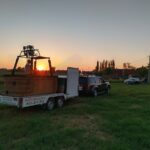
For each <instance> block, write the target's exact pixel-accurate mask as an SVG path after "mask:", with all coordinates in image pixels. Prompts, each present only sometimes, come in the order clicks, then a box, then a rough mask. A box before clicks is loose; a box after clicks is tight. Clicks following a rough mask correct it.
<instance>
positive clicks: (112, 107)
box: [0, 83, 150, 150]
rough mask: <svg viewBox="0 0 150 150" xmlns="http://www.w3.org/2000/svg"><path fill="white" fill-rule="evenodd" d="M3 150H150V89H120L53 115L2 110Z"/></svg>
mask: <svg viewBox="0 0 150 150" xmlns="http://www.w3.org/2000/svg"><path fill="white" fill-rule="evenodd" d="M0 149H6V150H13V149H22V150H28V149H36V150H38V149H42V150H43V149H47V150H149V149H150V86H149V85H135V86H127V85H124V84H121V83H116V84H113V85H112V90H111V93H110V95H109V96H106V95H103V96H99V97H97V98H93V97H82V98H77V99H75V100H71V101H70V102H68V103H67V104H66V105H65V107H64V108H62V109H55V110H54V111H52V112H48V111H44V110H42V109H40V108H38V107H36V108H28V109H24V110H19V109H17V108H14V107H8V106H0Z"/></svg>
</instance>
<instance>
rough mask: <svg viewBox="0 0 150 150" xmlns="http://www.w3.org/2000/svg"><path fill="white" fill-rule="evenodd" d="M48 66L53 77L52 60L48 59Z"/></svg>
mask: <svg viewBox="0 0 150 150" xmlns="http://www.w3.org/2000/svg"><path fill="white" fill-rule="evenodd" d="M48 64H49V71H50V76H53V71H52V65H51V61H50V59H48Z"/></svg>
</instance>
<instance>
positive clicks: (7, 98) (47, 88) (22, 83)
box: [0, 46, 79, 110]
mask: <svg viewBox="0 0 150 150" xmlns="http://www.w3.org/2000/svg"><path fill="white" fill-rule="evenodd" d="M29 52H30V53H29ZM33 53H34V49H33V47H31V46H30V47H29V49H27V50H26V49H25V48H24V55H25V56H26V57H27V58H28V60H29V59H30V60H31V67H32V68H34V70H33V69H32V68H31V72H30V75H25V76H17V75H15V70H16V66H17V63H18V60H19V58H20V56H21V57H22V55H20V56H18V57H17V59H16V62H15V65H14V68H13V71H12V75H11V76H6V79H5V80H6V81H5V84H6V87H7V90H5V92H4V93H3V94H1V95H0V104H5V105H10V106H16V107H18V108H26V107H30V106H36V105H41V106H44V108H46V109H47V110H53V109H54V107H55V106H57V107H62V106H63V105H64V102H65V101H66V100H68V99H70V98H74V97H77V96H78V87H79V70H78V68H72V67H69V68H67V74H66V75H64V76H61V75H57V76H56V75H53V72H52V68H51V62H50V59H49V58H48V57H41V56H35V55H33ZM23 57H24V56H23ZM45 58H46V59H47V58H48V62H49V66H50V71H49V73H50V76H42V77H39V76H37V75H35V74H34V73H35V72H36V62H34V65H35V66H33V60H34V59H35V60H37V59H45ZM53 80H54V81H53ZM52 81H53V82H52ZM24 91H25V92H24ZM41 91H42V92H43V93H42V92H41Z"/></svg>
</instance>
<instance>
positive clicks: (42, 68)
mask: <svg viewBox="0 0 150 150" xmlns="http://www.w3.org/2000/svg"><path fill="white" fill-rule="evenodd" d="M37 70H39V71H43V70H45V67H44V66H43V65H39V66H37Z"/></svg>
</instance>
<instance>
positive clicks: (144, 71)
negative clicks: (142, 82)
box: [136, 66, 148, 77]
mask: <svg viewBox="0 0 150 150" xmlns="http://www.w3.org/2000/svg"><path fill="white" fill-rule="evenodd" d="M136 73H137V75H138V76H140V77H147V74H148V68H147V67H144V66H142V67H140V68H137V69H136Z"/></svg>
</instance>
